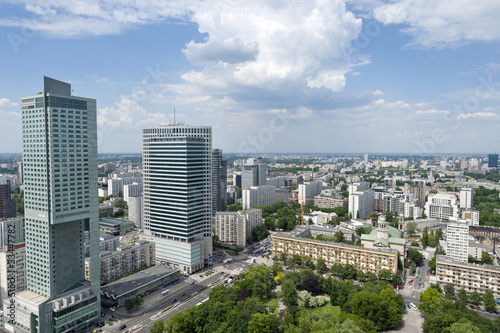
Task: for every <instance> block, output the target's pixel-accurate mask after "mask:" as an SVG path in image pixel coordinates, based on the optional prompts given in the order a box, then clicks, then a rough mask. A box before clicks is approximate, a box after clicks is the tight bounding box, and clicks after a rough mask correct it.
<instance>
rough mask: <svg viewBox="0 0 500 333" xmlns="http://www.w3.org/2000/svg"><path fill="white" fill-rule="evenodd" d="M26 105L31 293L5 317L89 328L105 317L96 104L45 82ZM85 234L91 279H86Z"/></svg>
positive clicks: (19, 322) (33, 327) (24, 325)
mask: <svg viewBox="0 0 500 333" xmlns="http://www.w3.org/2000/svg"><path fill="white" fill-rule="evenodd" d="M21 107H22V130H23V163H24V186H25V188H24V206H25V228H26V230H25V233H26V270H27V290H26V291H23V292H21V293H19V294H17V295H16V303H17V304H19V305H20V306H19V307H18V308H17V309H16V318H15V320H14V321H11V322H10V323H9V317H5V324H6V328H7V329H8V330H11V331H13V330H15V331H16V332H18V331H20V332H23V331H25V332H65V331H69V330H77V329H81V328H85V327H86V326H88V325H89V324H90V323H91V322H92V321H95V320H96V319H97V318H98V314H100V297H99V289H100V283H99V244H98V242H99V235H98V232H99V225H98V223H99V221H98V217H99V214H98V197H97V121H96V101H95V100H94V99H88V98H82V97H75V96H72V95H71V85H69V84H67V83H64V82H61V81H57V80H54V79H51V78H48V77H44V87H43V92H41V93H38V94H36V95H32V96H27V97H23V98H22V99H21ZM85 229H87V230H88V231H90V257H91V265H92V266H91V272H92V276H91V281H85V271H84V269H85V254H84V252H83V243H84V231H85ZM8 301H9V300H7V301H6V302H8Z"/></svg>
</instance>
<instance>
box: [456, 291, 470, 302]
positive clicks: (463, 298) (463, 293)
mask: <svg viewBox="0 0 500 333" xmlns="http://www.w3.org/2000/svg"><path fill="white" fill-rule="evenodd" d="M457 298H458V300H460V302H462V303H463V304H464V305H465V304H467V302H468V301H469V297H468V296H467V292H466V291H465V289H464V288H461V289H459V290H458V291H457Z"/></svg>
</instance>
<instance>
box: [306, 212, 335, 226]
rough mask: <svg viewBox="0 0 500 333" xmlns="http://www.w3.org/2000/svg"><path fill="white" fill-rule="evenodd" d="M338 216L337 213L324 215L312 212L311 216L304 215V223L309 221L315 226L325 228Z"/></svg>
mask: <svg viewBox="0 0 500 333" xmlns="http://www.w3.org/2000/svg"><path fill="white" fill-rule="evenodd" d="M337 216H338V215H337V214H335V213H324V212H321V211H317V212H312V213H310V214H306V215H304V223H307V222H308V221H309V219H311V221H312V222H313V225H315V226H323V225H326V224H329V222H331V221H332V220H333V219H334V218H336V217H337Z"/></svg>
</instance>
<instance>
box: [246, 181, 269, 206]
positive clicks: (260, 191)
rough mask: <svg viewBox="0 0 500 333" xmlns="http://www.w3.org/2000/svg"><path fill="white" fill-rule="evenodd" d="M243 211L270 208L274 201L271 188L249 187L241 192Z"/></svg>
mask: <svg viewBox="0 0 500 333" xmlns="http://www.w3.org/2000/svg"><path fill="white" fill-rule="evenodd" d="M242 197H243V209H250V208H254V207H259V206H263V205H269V206H272V205H274V203H275V200H276V193H275V189H274V187H273V186H269V185H264V186H251V187H250V188H249V189H247V190H243V191H242Z"/></svg>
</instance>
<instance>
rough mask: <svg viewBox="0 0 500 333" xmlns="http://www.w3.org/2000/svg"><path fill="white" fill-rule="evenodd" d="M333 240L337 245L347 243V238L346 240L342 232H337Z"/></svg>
mask: <svg viewBox="0 0 500 333" xmlns="http://www.w3.org/2000/svg"><path fill="white" fill-rule="evenodd" d="M333 239H334V242H337V243H343V242H345V238H344V233H343V232H342V231H340V230H339V231H337V232H336V233H335V235H333Z"/></svg>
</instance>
